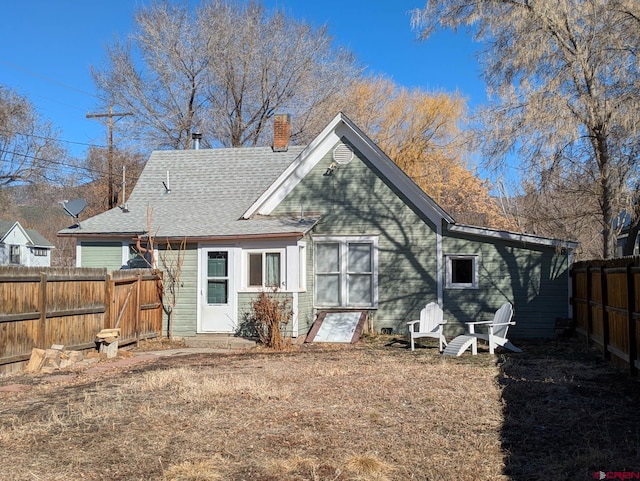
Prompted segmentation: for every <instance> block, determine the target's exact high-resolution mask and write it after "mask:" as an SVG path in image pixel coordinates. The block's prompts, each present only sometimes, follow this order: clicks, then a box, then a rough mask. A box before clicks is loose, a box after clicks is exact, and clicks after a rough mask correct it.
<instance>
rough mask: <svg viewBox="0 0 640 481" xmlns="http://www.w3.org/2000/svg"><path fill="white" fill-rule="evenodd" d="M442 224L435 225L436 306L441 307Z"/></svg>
mask: <svg viewBox="0 0 640 481" xmlns="http://www.w3.org/2000/svg"><path fill="white" fill-rule="evenodd" d="M443 223H444V220H443V221H442V222H437V223H436V283H437V296H438V305H439V306H440V307H443V305H444V299H443V297H444V295H443V281H444V272H443V264H444V259H443V253H442V224H443Z"/></svg>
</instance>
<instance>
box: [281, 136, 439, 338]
mask: <svg viewBox="0 0 640 481" xmlns="http://www.w3.org/2000/svg"><path fill="white" fill-rule="evenodd" d="M354 150H355V149H354ZM332 152H333V149H330V150H329V152H328V153H327V155H325V157H324V158H323V159H322V160H321V161H320V162H319V163H318V164H317V165H316V166H315V167H314V169H313V170H312V171H311V172H310V173H309V174H307V175H306V176H305V178H304V179H302V181H301V182H300V183H299V184H298V185H297V186H296V187H295V189H294V190H293V191H292V192H291V193H289V195H288V196H287V197H286V198H285V199H284V200H283V201H282V202H281V203H280V205H279V206H278V207H277V208H276V210H275V211H274V214H275V215H277V214H285V213H286V214H290V213H296V212H297V213H299V212H303V213H304V212H320V213H321V214H322V219H321V220H320V222H319V223H318V224H317V225H316V227H315V228H314V229H313V231H312V233H311V238H313V236H318V235H339V236H348V235H357V236H377V237H378V284H379V288H378V308H377V309H374V310H372V311H371V312H370V313H369V315H370V316H371V317H372V318H373V323H374V329H376V330H379V329H381V328H384V327H390V328H392V329H394V330H395V331H401V330H403V329H405V328H406V324H405V322H406V321H407V320H410V319H412V318H415V316H417V315H418V314H419V312H420V309H422V308H423V307H424V306H425V304H426V303H427V302H429V301H432V300H433V301H435V300H437V299H436V292H437V274H436V273H437V258H436V233H435V226H433V225H432V224H431V223H430V222H429V221H427V220H426V219H423V218H422V217H421V216H419V215H418V214H417V212H416V211H415V210H414V209H412V208H411V207H410V206H409V205H407V204H406V203H405V202H404V201H403V200H402V199H401V198H400V197H398V195H400V196H402V193H401V192H397V191H396V190H395V189H394V188H392V187H391V186H389V185H388V184H387V183H385V182H384V181H383V180H382V178H381V177H380V176H379V175H378V174H377V173H376V172H375V171H374V169H373V167H372V166H371V165H370V164H368V162H367V161H366V160H364V156H363V155H362V154H360V153H359V152H357V151H355V156H354V158H353V160H352V161H351V162H350V163H349V164H346V165H340V166H339V167H338V169H337V170H336V171H335V172H334V174H333V175H331V176H325V175H323V174H324V173H325V171H326V170H327V167H328V166H329V165H330V164H331V162H332V161H333V158H332ZM308 256H309V259H308V260H309V262H308V268H307V275H308V279H307V289H308V290H307V295H305V296H304V299H301V302H300V307H301V308H300V312H301V319H300V330H301V332H302V331H303V329H305V328H307V329H308V327H309V325H308V323H309V322H312V320H313V315H310V313H309V309H310V307H309V306H310V304H311V303H312V302H313V301H312V297H313V260H312V259H313V257H312V256H313V243H312V242H308Z"/></svg>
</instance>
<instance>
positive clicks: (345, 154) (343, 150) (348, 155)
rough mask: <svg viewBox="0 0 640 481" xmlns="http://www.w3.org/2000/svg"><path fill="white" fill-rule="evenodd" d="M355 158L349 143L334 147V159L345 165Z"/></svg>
mask: <svg viewBox="0 0 640 481" xmlns="http://www.w3.org/2000/svg"><path fill="white" fill-rule="evenodd" d="M352 159H353V150H351V147H349V146H348V145H347V144H340V145H338V146H337V147H336V148H335V149H333V160H335V161H336V162H337V163H338V164H340V165H344V164H348V163H349V162H351V160H352Z"/></svg>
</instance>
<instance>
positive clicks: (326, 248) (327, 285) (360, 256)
mask: <svg viewBox="0 0 640 481" xmlns="http://www.w3.org/2000/svg"><path fill="white" fill-rule="evenodd" d="M314 249H315V281H316V282H315V305H316V306H318V307H375V306H376V305H377V284H378V279H377V244H376V238H374V237H330V238H322V239H318V240H316V241H315V243H314Z"/></svg>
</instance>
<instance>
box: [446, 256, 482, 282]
mask: <svg viewBox="0 0 640 481" xmlns="http://www.w3.org/2000/svg"><path fill="white" fill-rule="evenodd" d="M459 260H470V261H471V276H472V279H471V282H455V283H454V282H453V261H459ZM479 265H480V255H479V254H447V255H445V266H446V282H445V287H446V288H447V289H478V288H479V284H480V283H479V278H478V267H479Z"/></svg>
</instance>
